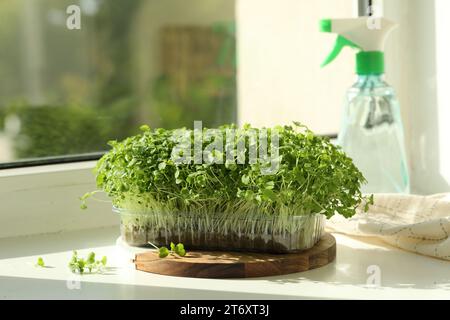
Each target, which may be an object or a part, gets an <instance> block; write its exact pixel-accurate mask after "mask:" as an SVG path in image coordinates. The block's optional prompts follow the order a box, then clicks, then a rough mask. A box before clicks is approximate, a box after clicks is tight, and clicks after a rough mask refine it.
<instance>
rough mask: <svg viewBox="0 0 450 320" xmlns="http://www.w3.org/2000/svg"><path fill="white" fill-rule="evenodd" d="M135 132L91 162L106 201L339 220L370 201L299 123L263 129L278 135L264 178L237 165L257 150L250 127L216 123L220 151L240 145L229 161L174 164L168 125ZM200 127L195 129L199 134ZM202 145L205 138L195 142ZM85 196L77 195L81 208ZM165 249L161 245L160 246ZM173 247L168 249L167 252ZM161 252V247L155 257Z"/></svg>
mask: <svg viewBox="0 0 450 320" xmlns="http://www.w3.org/2000/svg"><path fill="white" fill-rule="evenodd" d="M230 128H233V129H235V132H236V133H235V135H234V137H233V139H232V140H231V141H230V139H228V140H227V139H226V132H227V129H230ZM141 130H142V134H140V135H136V136H133V137H129V138H127V139H125V140H124V141H122V142H117V141H110V142H109V144H110V145H111V146H112V150H111V151H109V152H108V153H107V154H105V155H104V156H103V157H102V158H101V159H100V160H99V161H98V163H97V166H96V169H95V173H96V182H97V185H98V187H99V188H100V189H102V190H103V191H105V192H106V193H107V194H108V195H109V196H110V197H111V198H112V201H113V205H114V206H116V207H118V208H123V209H130V210H131V209H133V210H138V211H140V212H163V213H164V212H166V213H167V212H170V213H174V214H180V215H183V214H186V213H191V212H202V213H205V214H207V213H208V212H210V213H211V212H215V213H219V214H229V215H235V216H236V217H237V218H236V219H238V218H239V215H241V216H242V215H244V214H245V213H252V214H254V213H259V214H260V215H262V216H264V217H271V216H272V217H275V216H278V215H280V214H281V213H283V215H286V216H293V215H310V214H315V213H323V214H324V215H326V216H327V217H331V216H332V215H334V214H335V213H340V214H342V215H343V216H345V217H351V216H353V215H354V214H355V210H356V208H357V207H358V206H359V205H360V204H361V203H366V205H365V207H366V209H367V207H368V205H369V204H370V198H369V199H367V198H365V197H363V196H362V194H361V192H360V187H361V184H362V183H365V179H364V177H363V175H362V174H361V172H360V171H359V170H358V169H357V167H356V166H355V165H354V164H353V162H352V160H351V159H350V158H349V157H348V156H346V155H345V153H344V152H343V151H342V150H341V148H340V147H338V146H335V145H333V144H332V143H331V142H330V141H329V139H328V138H323V137H318V136H316V135H314V134H313V133H312V132H311V131H310V130H309V129H307V128H306V127H305V126H303V125H301V124H299V123H294V125H293V126H278V127H275V128H271V129H270V128H269V129H267V130H268V133H267V136H269V137H270V132H271V131H272V130H276V131H277V132H278V136H279V150H278V152H279V156H278V158H277V159H276V161H278V165H279V166H278V168H279V169H278V170H277V172H276V173H274V174H269V175H264V174H263V173H262V170H261V166H262V164H261V163H258V162H257V163H245V164H240V163H239V161H237V160H239V159H241V158H244V159H248V158H249V157H248V153H249V150H250V149H252V148H254V147H255V145H254V144H255V143H256V147H258V148H259V147H260V146H259V145H258V141H254V140H253V141H252V140H251V139H248V135H247V134H248V132H249V131H250V130H256V132H259V130H260V129H256V128H251V127H250V126H249V125H245V126H244V127H243V128H241V129H237V128H236V127H235V126H233V125H231V126H222V127H220V132H221V133H222V140H223V141H227V142H226V145H225V149H227V148H234V147H235V146H236V145H237V144H239V143H244V144H245V149H244V152H245V154H234V155H233V159H229V158H225V153H218V154H215V155H214V156H215V157H223V159H222V160H224V161H223V163H224V164H218V163H209V164H195V163H188V164H177V163H174V161H172V160H171V154H172V152H173V150H174V147H175V146H176V145H177V141H175V140H174V139H173V137H174V133H175V131H174V130H166V129H153V130H152V129H150V128H149V127H148V126H146V125H144V126H141ZM205 130H206V128H204V129H203V135H206V134H205V132H206V131H205ZM180 132H181V135H185V136H188V137H189V136H190V137H191V139H192V140H193V139H194V131H193V130H187V129H178V130H177V134H178V135H180ZM202 143H203V145H202V146H203V149H202V150H204V149H205V148H206V147H207V146H208V145H209V144H210V143H211V138H210V137H205V138H204V139H203V142H202ZM91 195H92V193H87V194H86V195H84V196H83V197H81V200H82V201H83V203H82V205H81V206H82V208H86V203H85V201H86V199H87V198H88V197H89V196H91ZM167 250H168V249H167ZM172 251H173V250H172ZM165 253H166V252H165V251H164V252H163V254H162V255H164V254H165Z"/></svg>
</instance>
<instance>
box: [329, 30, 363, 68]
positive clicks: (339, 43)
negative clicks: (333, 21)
mask: <svg viewBox="0 0 450 320" xmlns="http://www.w3.org/2000/svg"><path fill="white" fill-rule="evenodd" d="M326 32H328V31H326ZM344 47H350V48H354V49H361V48H360V47H359V46H358V45H356V44H355V43H353V42H351V41H350V40H348V39H346V38H344V37H343V36H338V37H337V39H336V42H335V44H334V48H333V50H331V52H330V54H329V55H328V57H327V58H326V59H325V61H324V62H322V64H321V67H325V66H326V65H327V64H329V63H331V62H332V61H333V60H334V59H336V57H337V56H338V55H339V53H341V51H342V49H343V48H344Z"/></svg>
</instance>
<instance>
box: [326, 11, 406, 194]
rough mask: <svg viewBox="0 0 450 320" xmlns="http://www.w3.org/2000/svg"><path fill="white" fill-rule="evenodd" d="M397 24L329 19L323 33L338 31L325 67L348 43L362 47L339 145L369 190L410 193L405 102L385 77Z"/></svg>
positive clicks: (373, 20) (378, 19)
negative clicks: (386, 59) (387, 48)
mask: <svg viewBox="0 0 450 320" xmlns="http://www.w3.org/2000/svg"><path fill="white" fill-rule="evenodd" d="M396 26H397V25H396V24H395V23H393V22H391V21H389V20H387V19H384V18H372V17H370V18H368V17H362V18H352V19H325V20H321V21H320V30H321V31H322V32H331V33H336V34H338V37H337V40H336V43H335V46H334V48H333V50H332V51H331V53H330V54H329V56H328V57H327V58H326V60H325V61H324V63H323V64H322V66H325V65H327V64H329V63H330V62H332V61H333V60H334V59H335V58H336V57H337V56H338V55H339V53H340V52H341V50H342V49H343V48H344V47H350V48H354V49H357V50H358V53H357V54H356V74H357V76H358V79H357V81H356V83H355V84H354V85H353V86H352V87H351V88H350V89H349V90H348V91H347V95H346V100H345V106H344V115H343V119H342V124H341V130H340V132H339V136H338V144H339V145H340V146H341V147H342V148H343V150H344V151H345V152H346V154H347V155H348V156H350V157H351V158H352V159H353V161H354V163H355V164H356V166H357V167H358V168H359V169H360V170H361V172H362V173H363V174H364V176H365V177H366V179H367V181H368V183H367V185H365V186H364V187H363V189H362V191H363V192H365V193H409V189H410V186H409V176H408V168H407V162H406V155H405V147H404V137H403V125H402V121H401V116H400V106H399V103H398V101H397V98H396V96H395V93H394V90H393V88H392V87H390V86H389V85H388V84H387V83H386V82H385V81H384V79H383V77H384V53H383V50H384V43H385V40H386V38H387V37H388V35H389V33H390V32H391V31H392V30H393V29H394V28H395V27H396Z"/></svg>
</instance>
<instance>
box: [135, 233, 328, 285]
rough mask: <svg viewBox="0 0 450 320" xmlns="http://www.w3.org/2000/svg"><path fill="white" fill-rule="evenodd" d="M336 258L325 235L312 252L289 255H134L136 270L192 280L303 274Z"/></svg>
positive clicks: (211, 253)
mask: <svg viewBox="0 0 450 320" xmlns="http://www.w3.org/2000/svg"><path fill="white" fill-rule="evenodd" d="M335 258H336V239H335V238H334V237H333V236H332V235H331V234H328V233H327V234H325V235H324V236H323V237H322V239H321V240H320V241H319V242H318V243H317V244H316V245H315V246H314V247H313V248H311V249H309V250H306V251H303V252H300V253H291V254H280V255H276V254H263V253H238V252H220V251H217V252H216V251H214V252H213V251H191V252H188V253H187V254H186V256H185V257H178V256H172V255H170V256H168V257H167V258H164V259H160V258H159V257H158V253H157V252H156V251H152V252H146V253H140V254H137V255H136V257H135V260H134V263H135V265H136V269H137V270H141V271H145V272H151V273H157V274H162V275H168V276H177V277H192V278H219V279H220V278H250V277H267V276H276V275H283V274H289V273H295V272H302V271H307V270H311V269H314V268H318V267H321V266H324V265H327V264H329V263H330V262H332V261H333V260H334V259H335Z"/></svg>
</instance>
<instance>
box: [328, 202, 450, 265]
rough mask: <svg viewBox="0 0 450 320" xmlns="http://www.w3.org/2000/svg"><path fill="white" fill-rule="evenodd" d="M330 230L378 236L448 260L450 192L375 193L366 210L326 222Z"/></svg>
mask: <svg viewBox="0 0 450 320" xmlns="http://www.w3.org/2000/svg"><path fill="white" fill-rule="evenodd" d="M327 229H328V230H329V231H331V232H336V233H343V234H348V235H353V236H363V237H367V236H368V237H378V238H381V239H382V240H384V241H385V242H387V243H389V244H390V245H393V246H396V247H399V248H402V249H404V250H408V251H412V252H415V253H419V254H423V255H427V256H431V257H435V258H440V259H445V260H450V194H437V195H433V196H415V195H395V194H375V195H374V204H373V205H372V206H370V208H369V211H368V212H366V213H364V212H362V210H358V213H357V214H356V215H355V216H353V217H352V218H350V219H345V218H344V217H342V216H340V215H335V216H333V217H332V218H331V219H330V220H328V221H327Z"/></svg>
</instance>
